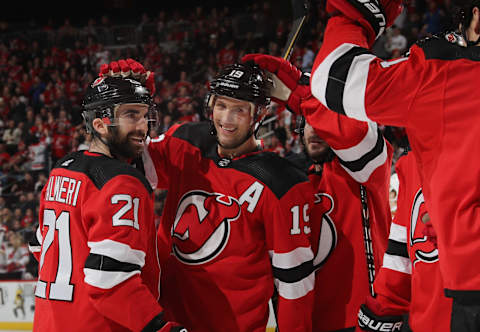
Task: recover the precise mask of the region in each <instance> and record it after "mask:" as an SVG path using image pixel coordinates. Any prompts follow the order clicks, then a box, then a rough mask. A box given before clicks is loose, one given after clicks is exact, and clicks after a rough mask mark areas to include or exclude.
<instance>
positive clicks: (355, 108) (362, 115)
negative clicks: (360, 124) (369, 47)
mask: <svg viewBox="0 0 480 332" xmlns="http://www.w3.org/2000/svg"><path fill="white" fill-rule="evenodd" d="M375 58H376V57H375V56H374V55H372V54H361V55H358V56H356V57H355V58H354V59H353V61H352V64H351V65H350V69H349V70H348V75H347V81H346V82H345V89H344V92H343V108H344V109H345V114H346V115H347V116H348V117H350V118H354V119H357V120H360V121H371V120H370V119H369V118H368V117H367V111H366V110H365V91H366V90H367V78H368V71H369V69H370V62H372V61H373V60H374V59H375Z"/></svg>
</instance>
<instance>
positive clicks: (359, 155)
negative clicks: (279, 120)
mask: <svg viewBox="0 0 480 332" xmlns="http://www.w3.org/2000/svg"><path fill="white" fill-rule="evenodd" d="M302 112H303V113H304V115H305V117H306V120H307V122H308V123H309V124H310V125H311V126H312V127H313V128H314V129H315V132H316V133H317V135H318V136H319V137H320V138H321V139H323V140H325V141H326V142H327V143H328V144H329V146H330V147H331V148H332V150H333V152H334V153H335V155H336V157H334V158H333V160H332V161H330V162H325V163H323V170H322V172H321V173H320V174H319V173H315V172H313V169H312V170H311V172H310V175H309V178H310V181H311V182H312V184H313V187H314V190H315V197H316V203H317V202H322V203H323V204H325V203H326V204H327V208H328V212H326V213H323V212H322V211H317V210H316V209H314V210H313V212H312V218H311V223H312V247H313V249H314V253H315V260H314V266H315V267H316V268H317V272H316V280H315V305H314V313H313V330H314V331H316V332H321V331H337V330H343V329H347V328H354V327H355V325H356V323H357V314H358V308H359V307H360V305H361V304H362V303H363V302H364V300H365V297H366V296H368V294H370V292H371V289H372V287H373V277H374V273H375V272H376V271H378V270H379V269H380V267H381V262H382V257H383V253H384V252H385V250H386V248H387V241H388V229H389V227H390V223H391V216H390V206H389V202H388V189H389V179H390V168H391V164H392V155H393V150H392V147H391V146H390V144H389V143H388V142H387V141H386V140H385V139H384V138H383V136H382V134H381V133H380V132H379V130H378V128H377V125H376V124H374V123H370V124H367V123H365V122H360V121H357V120H352V119H349V118H347V117H344V116H341V115H338V114H336V113H333V112H330V111H328V110H326V109H325V107H323V106H322V105H321V104H320V103H319V102H318V101H317V100H316V99H315V98H311V99H309V100H308V101H306V102H303V103H302ZM361 186H363V188H364V189H365V192H366V203H367V206H368V215H369V224H370V226H369V227H370V230H369V234H368V237H370V240H371V241H369V243H368V245H369V246H370V248H371V249H372V253H367V252H366V249H365V235H364V226H363V218H362V213H363V212H362V211H363V208H362V199H361ZM322 210H324V207H322ZM320 231H321V232H320ZM367 239H368V238H367ZM370 254H373V262H374V269H369V266H368V265H369V264H367V255H370ZM372 270H373V271H372ZM370 273H371V274H372V275H371V277H369V276H370ZM369 278H370V280H369ZM332 285H335V286H334V287H332Z"/></svg>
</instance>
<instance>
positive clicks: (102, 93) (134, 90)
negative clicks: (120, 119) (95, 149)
mask: <svg viewBox="0 0 480 332" xmlns="http://www.w3.org/2000/svg"><path fill="white" fill-rule="evenodd" d="M127 103H138V104H145V105H148V106H149V114H148V121H149V128H150V127H151V126H152V125H154V123H153V122H155V121H156V111H155V108H154V107H153V102H152V98H151V96H150V92H149V91H148V90H147V89H146V88H145V87H144V86H142V84H141V83H140V82H138V81H136V80H133V79H129V78H121V77H99V78H97V79H96V80H95V81H94V82H93V83H91V84H90V85H89V87H88V89H87V92H86V93H85V96H84V99H83V102H82V106H83V108H84V111H83V113H82V115H83V118H84V119H85V123H86V127H87V131H88V132H90V133H95V131H94V130H93V126H92V121H93V120H94V119H95V118H100V119H102V120H103V121H105V122H106V123H108V124H110V125H114V118H115V112H114V110H115V106H117V105H119V104H127Z"/></svg>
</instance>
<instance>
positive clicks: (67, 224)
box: [31, 151, 162, 331]
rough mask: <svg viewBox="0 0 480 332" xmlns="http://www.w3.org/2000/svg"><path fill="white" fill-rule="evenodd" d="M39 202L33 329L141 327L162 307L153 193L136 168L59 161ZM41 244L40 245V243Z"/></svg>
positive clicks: (85, 159) (95, 160) (85, 158)
mask: <svg viewBox="0 0 480 332" xmlns="http://www.w3.org/2000/svg"><path fill="white" fill-rule="evenodd" d="M41 197H42V198H41V202H40V213H39V216H40V218H39V227H38V230H37V240H38V242H39V243H38V244H37V245H36V246H35V245H32V244H31V250H32V252H34V254H35V256H36V257H37V258H38V259H39V277H38V283H37V286H36V290H35V296H36V299H35V317H34V324H33V330H34V331H141V330H142V329H143V328H144V327H145V326H146V325H147V324H148V323H149V322H150V321H151V320H152V319H153V317H155V316H156V315H158V314H159V313H160V312H161V311H162V309H161V307H160V305H159V304H158V302H157V300H158V293H159V291H158V289H159V284H158V281H159V280H158V279H159V265H158V259H157V254H156V251H157V247H156V236H155V233H156V230H155V225H154V221H153V192H152V189H151V187H150V186H149V184H148V182H147V181H146V179H145V177H144V176H143V175H142V174H141V173H140V172H139V171H138V170H136V169H135V168H133V167H131V166H130V165H128V164H126V163H124V162H121V161H119V160H116V159H112V158H109V157H107V156H104V155H100V154H94V153H89V152H86V151H81V152H75V153H73V154H70V155H68V156H66V157H64V158H63V159H61V160H60V161H59V162H58V163H57V164H56V166H55V167H54V168H53V169H52V171H51V173H50V177H49V179H48V182H47V184H46V185H45V187H44V189H43V191H42V196H41ZM40 246H41V247H40Z"/></svg>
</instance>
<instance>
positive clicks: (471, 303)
mask: <svg viewBox="0 0 480 332" xmlns="http://www.w3.org/2000/svg"><path fill="white" fill-rule="evenodd" d="M399 3H400V1H398V0H392V1H381V3H378V2H377V1H376V0H372V1H363V0H362V1H356V0H327V9H328V10H329V11H330V13H331V14H332V15H335V14H338V15H336V16H333V17H331V18H330V19H329V21H328V24H327V28H326V31H325V39H324V43H323V45H322V48H321V49H320V51H319V53H318V55H317V57H316V60H315V63H314V70H313V73H312V77H311V89H312V93H313V94H314V95H315V96H316V97H317V98H318V99H319V100H320V101H321V102H322V104H324V105H325V106H327V107H328V108H330V109H331V110H333V111H335V112H338V113H341V114H345V115H347V116H349V117H353V118H356V119H359V120H363V121H375V122H377V123H382V124H385V125H392V126H397V127H405V128H406V132H407V135H408V137H409V140H410V143H411V147H412V152H413V153H414V155H415V157H416V160H417V162H418V169H419V172H420V175H421V181H422V189H423V193H424V195H425V201H426V205H427V209H428V212H429V215H430V217H431V220H432V224H433V227H434V228H435V230H436V232H437V236H438V252H439V257H440V259H439V264H440V271H441V274H442V278H443V285H444V288H445V294H446V296H447V297H451V298H453V309H452V320H451V329H452V331H480V321H479V320H478V318H476V317H478V316H479V315H480V265H478V264H473V263H472V262H475V261H476V260H477V258H478V253H479V252H480V222H479V220H480V186H478V185H476V184H477V183H479V182H480V164H479V163H478V162H476V156H477V155H478V153H477V152H478V151H479V145H478V134H477V133H478V132H479V130H480V118H479V117H480V113H479V112H478V109H479V108H480V98H478V97H477V95H478V92H477V86H476V85H475V84H474V83H473V82H476V81H477V79H478V77H479V75H480V62H479V59H480V47H478V41H479V38H480V31H479V29H478V26H479V24H480V2H478V1H477V0H475V1H469V2H468V3H467V4H466V5H465V6H464V7H463V9H464V11H463V16H462V20H461V23H460V25H459V29H458V31H456V32H451V33H446V34H442V35H439V36H434V37H432V38H428V39H425V40H422V41H419V42H417V43H416V44H415V45H414V46H412V48H411V49H410V52H409V56H408V57H404V58H399V59H395V60H392V61H382V60H381V59H379V58H377V57H375V56H374V55H373V54H372V53H371V51H369V47H370V46H371V45H372V43H373V41H374V40H375V36H378V34H379V33H381V31H382V30H383V29H384V28H385V27H386V26H388V25H389V24H391V22H393V20H394V19H395V17H396V14H397V13H398V10H397V9H398V7H399ZM355 5H356V7H355ZM372 11H374V13H372ZM375 31H376V33H375ZM472 158H473V159H472Z"/></svg>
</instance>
